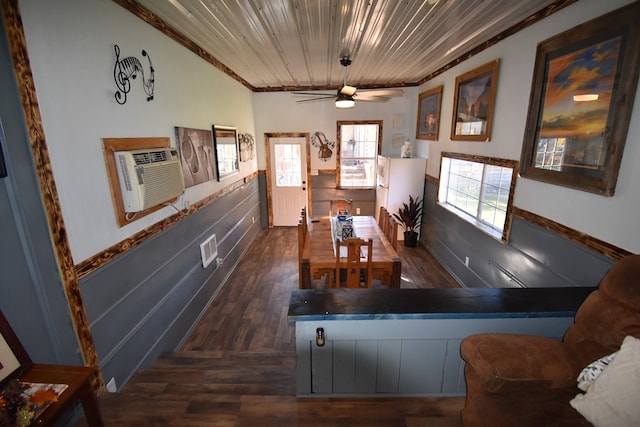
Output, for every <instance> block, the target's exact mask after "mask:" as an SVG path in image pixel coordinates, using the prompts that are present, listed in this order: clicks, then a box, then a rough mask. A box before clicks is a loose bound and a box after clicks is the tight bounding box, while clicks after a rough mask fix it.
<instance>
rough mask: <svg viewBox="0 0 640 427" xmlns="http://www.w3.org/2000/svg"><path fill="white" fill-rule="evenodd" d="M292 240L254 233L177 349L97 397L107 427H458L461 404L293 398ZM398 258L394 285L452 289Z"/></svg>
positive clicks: (290, 232) (414, 259)
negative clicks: (399, 263) (399, 267)
mask: <svg viewBox="0 0 640 427" xmlns="http://www.w3.org/2000/svg"><path fill="white" fill-rule="evenodd" d="M296 242H297V236H296V229H295V227H278V228H273V229H265V230H263V231H261V232H260V234H259V236H258V237H257V239H256V241H255V243H254V244H253V245H252V247H251V248H250V249H249V251H248V252H247V254H246V255H245V257H244V258H243V259H242V260H241V261H240V263H239V265H238V267H237V268H236V271H235V272H234V273H233V274H232V275H231V276H230V278H229V280H228V282H227V283H226V284H225V286H224V287H223V288H222V289H221V291H220V292H219V294H218V295H217V296H216V298H215V299H214V301H213V303H212V304H211V306H210V307H209V309H208V310H207V312H206V313H205V314H204V316H203V317H202V319H201V320H200V322H199V324H198V325H197V326H196V328H195V329H194V330H193V332H192V334H191V335H190V336H189V337H188V339H187V340H186V342H185V344H184V346H183V348H182V349H180V351H177V352H173V353H167V354H164V355H162V356H161V357H160V358H159V359H158V360H157V361H156V363H155V364H154V366H153V367H152V368H150V369H146V370H141V371H139V372H137V373H136V374H135V375H134V376H133V377H132V378H131V379H130V381H129V382H128V383H127V384H126V385H125V387H124V388H123V389H122V390H121V391H119V392H118V393H106V392H105V393H103V394H102V395H101V396H100V399H99V401H100V405H101V409H102V415H103V418H104V422H105V425H106V426H108V427H110V426H114V427H115V426H191V427H200V426H203V427H204V426H207V427H217V426H225V427H248V426H252V427H253V426H260V427H263V426H264V427H269V426H283V427H284V426H287V427H288V426H309V427H315V426H367V427H376V426H384V427H394V426H406V427H418V426H429V427H458V426H460V425H461V424H460V416H459V413H460V410H461V409H462V406H463V403H464V399H463V398H394V399H390V398H374V399H363V398H332V399H328V398H313V399H309V398H305V399H299V398H296V390H295V382H296V381H295V340H294V325H293V324H292V323H289V322H288V321H287V309H288V303H289V298H290V294H291V291H292V290H294V289H297V287H298V262H297V247H296ZM398 252H399V254H400V256H401V259H402V285H401V287H403V288H420V287H457V286H458V285H457V283H456V282H455V281H454V280H453V279H452V278H451V277H450V276H449V275H448V273H447V272H446V271H445V270H444V269H442V267H441V266H440V265H439V264H438V263H437V262H436V261H435V260H434V259H433V257H431V256H430V255H429V254H428V252H427V251H426V250H425V249H424V248H422V247H417V248H405V247H404V246H402V243H401V242H400V245H399V247H398ZM317 286H322V283H317ZM79 425H80V426H86V423H85V422H81V423H80V424H79Z"/></svg>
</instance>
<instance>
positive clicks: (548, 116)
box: [520, 2, 640, 196]
mask: <svg viewBox="0 0 640 427" xmlns="http://www.w3.org/2000/svg"><path fill="white" fill-rule="evenodd" d="M638 20H640V3H638V2H635V3H633V4H631V5H629V6H626V7H624V8H621V9H618V10H616V11H613V12H611V13H609V14H606V15H603V16H601V17H599V18H596V19H594V20H592V21H590V22H587V23H584V24H582V25H579V26H577V27H575V28H573V29H571V30H568V31H566V32H564V33H561V34H559V35H557V36H555V37H552V38H550V39H548V40H545V41H543V42H542V43H540V44H539V45H538V48H537V51H536V63H535V68H534V72H533V83H532V88H531V97H530V100H529V111H528V115H527V122H526V128H525V134H524V141H523V146H522V155H521V164H520V174H521V176H523V177H525V178H530V179H535V180H539V181H545V182H549V183H551V184H556V185H562V186H566V187H571V188H575V189H579V190H583V191H589V192H592V193H597V194H600V195H603V196H612V195H613V194H614V191H615V186H616V181H617V178H618V169H619V167H620V161H621V159H622V153H623V149H624V144H625V140H626V137H627V129H628V127H629V119H630V116H631V110H632V108H633V100H634V97H635V91H636V86H637V82H638V71H639V66H638V64H639V63H640V38H639V34H640V27H639V26H638V25H637V22H638Z"/></svg>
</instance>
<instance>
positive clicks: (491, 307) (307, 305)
mask: <svg viewBox="0 0 640 427" xmlns="http://www.w3.org/2000/svg"><path fill="white" fill-rule="evenodd" d="M595 289H596V288H593V287H565V288H526V289H513V288H499V289H493V288H492V289H487V288H458V289H322V290H313V289H304V290H294V291H293V292H292V293H291V300H290V302H289V313H288V317H289V321H292V322H299V321H316V320H378V319H380V320H382V319H429V318H432V319H455V318H460V319H469V318H503V317H510V318H517V317H573V316H574V315H575V312H576V310H577V309H578V307H580V305H581V304H582V302H583V301H584V299H585V298H586V297H587V295H589V294H590V293H591V292H593V291H594V290H595Z"/></svg>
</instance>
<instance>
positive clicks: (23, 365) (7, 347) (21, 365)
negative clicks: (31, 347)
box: [0, 312, 33, 390]
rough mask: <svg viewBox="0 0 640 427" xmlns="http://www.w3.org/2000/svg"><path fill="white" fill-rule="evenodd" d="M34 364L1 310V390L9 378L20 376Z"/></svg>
mask: <svg viewBox="0 0 640 427" xmlns="http://www.w3.org/2000/svg"><path fill="white" fill-rule="evenodd" d="M32 366H33V362H32V361H31V358H30V357H29V354H28V353H27V351H26V350H25V348H24V347H23V346H22V343H21V342H20V340H19V339H18V337H17V335H16V334H15V332H13V329H11V325H9V322H8V321H7V319H6V318H5V317H4V314H2V312H0V390H1V389H2V388H4V385H5V384H6V383H7V382H8V381H9V380H11V379H12V378H16V377H19V376H20V375H22V374H23V373H24V372H26V371H27V370H29V369H30V368H31V367H32Z"/></svg>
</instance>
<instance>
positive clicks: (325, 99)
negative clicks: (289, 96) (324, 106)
mask: <svg viewBox="0 0 640 427" xmlns="http://www.w3.org/2000/svg"><path fill="white" fill-rule="evenodd" d="M335 98H336V97H335V96H334V95H331V96H325V97H324V98H308V99H300V100H298V101H296V104H301V103H305V102H319V101H333V100H334V99H335Z"/></svg>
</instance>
